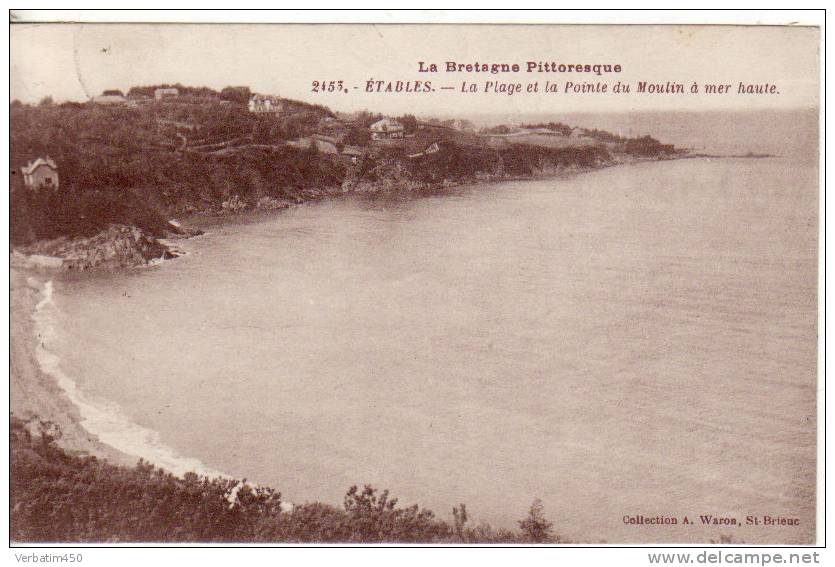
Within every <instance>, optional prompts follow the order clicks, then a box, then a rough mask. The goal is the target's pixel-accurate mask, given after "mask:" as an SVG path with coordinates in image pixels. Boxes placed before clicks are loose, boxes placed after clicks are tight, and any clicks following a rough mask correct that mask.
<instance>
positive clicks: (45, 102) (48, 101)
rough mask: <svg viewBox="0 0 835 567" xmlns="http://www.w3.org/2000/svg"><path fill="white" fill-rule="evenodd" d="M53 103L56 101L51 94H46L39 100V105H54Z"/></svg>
mask: <svg viewBox="0 0 835 567" xmlns="http://www.w3.org/2000/svg"><path fill="white" fill-rule="evenodd" d="M53 104H55V103H54V101H53V100H52V97H51V96H45V97H43V98H42V99H41V100H40V101H39V102H38V106H52V105H53Z"/></svg>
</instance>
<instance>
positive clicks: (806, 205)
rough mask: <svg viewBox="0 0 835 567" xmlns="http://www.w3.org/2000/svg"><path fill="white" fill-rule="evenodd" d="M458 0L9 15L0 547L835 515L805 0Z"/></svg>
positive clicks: (610, 533) (648, 539) (796, 523)
mask: <svg viewBox="0 0 835 567" xmlns="http://www.w3.org/2000/svg"><path fill="white" fill-rule="evenodd" d="M442 15H443V14H440V15H438V18H437V21H434V22H423V23H420V22H411V23H408V22H407V23H403V22H400V23H398V22H397V21H396V20H397V17H396V15H395V16H394V21H378V22H371V21H368V22H365V23H363V22H352V23H339V22H337V21H335V20H334V21H330V22H327V21H325V22H318V23H311V22H308V23H303V22H289V21H288V22H285V23H276V22H257V21H248V19H247V16H246V15H244V16H241V17H239V18H238V19H237V20H235V19H234V18H233V19H228V20H226V21H224V18H223V17H222V16H223V15H222V14H221V15H219V16H217V17H216V18H215V20H216V21H211V22H209V21H205V18H204V19H202V20H201V18H200V15H199V14H195V15H194V18H193V19H192V21H189V18H185V19H183V18H179V19H178V21H168V20H166V19H165V18H163V20H165V21H153V18H151V17H150V16H148V17H146V15H145V14H142V13H139V15H138V16H135V17H134V18H133V21H126V20H123V21H119V14H118V13H117V14H116V15H115V17H114V16H113V15H110V16H108V17H109V18H110V19H111V20H112V21H101V20H102V18H100V17H97V16H96V15H95V14H93V15H92V16H90V14H84V13H79V14H78V15H77V17H68V18H60V19H56V18H50V17H47V15H44V14H39V13H38V11H27V10H21V11H16V10H12V11H10V24H9V34H10V56H9V65H10V69H9V71H10V72H9V81H10V85H9V87H10V89H9V90H10V105H9V130H10V132H9V154H10V164H9V172H10V176H9V183H10V186H9V191H8V207H9V208H8V211H9V232H8V235H9V236H8V238H9V253H10V256H9V262H10V266H9V277H10V281H9V287H10V290H9V318H10V323H9V324H10V345H9V346H10V353H9V354H10V356H9V364H10V367H9V372H10V375H9V388H10V389H9V417H10V422H9V459H10V462H9V485H8V488H9V510H10V511H9V514H10V515H9V535H8V537H9V543H10V545H11V546H12V547H15V546H31V545H41V544H65V545H67V544H106V545H111V544H136V545H151V544H176V545H186V544H188V545H202V544H228V545H278V544H295V545H308V544H309V545H316V544H342V545H369V544H390V545H402V544H423V545H443V546H484V545H502V546H507V545H524V546H533V545H552V546H564V545H575V546H576V545H580V546H609V545H702V546H715V545H723V546H737V545H741V546H751V545H754V546H758V545H768V546H814V545H820V544H822V543H823V540H824V538H823V531H822V530H823V528H824V526H823V525H822V516H820V515H819V514H820V513H821V506H822V502H823V500H822V498H823V494H822V490H823V484H822V479H820V483H819V472H820V470H822V467H823V465H824V463H823V462H822V457H820V456H819V455H822V454H823V453H822V448H821V452H819V442H820V443H822V442H823V436H822V435H821V434H819V432H822V431H823V429H822V426H821V427H820V428H819V425H821V423H820V422H821V421H822V420H823V419H824V415H823V414H822V408H823V406H822V402H823V400H822V399H819V397H820V396H823V368H821V367H820V365H821V364H822V362H821V361H822V360H823V359H822V357H821V351H820V347H819V335H822V334H823V333H824V329H823V328H822V327H821V325H822V318H819V313H820V308H821V301H822V299H820V300H819V297H820V298H822V297H823V295H822V293H823V290H819V281H822V279H821V278H820V276H821V274H820V273H819V266H822V265H823V264H822V262H821V258H820V256H819V250H821V249H822V246H823V243H822V242H821V240H820V236H819V235H820V234H822V232H821V231H822V223H823V221H822V218H823V217H822V215H823V210H822V209H821V207H820V203H821V195H822V191H823V188H822V186H821V182H820V179H821V173H822V172H821V167H822V164H821V151H820V148H821V142H820V139H821V138H820V134H821V129H820V124H821V104H822V102H823V101H822V100H821V92H822V91H821V87H822V85H821V81H820V77H821V55H822V30H821V27H820V26H817V25H807V24H792V25H730V24H722V25H719V24H710V23H704V24H695V23H694V24H674V23H667V24H664V23H656V24H648V25H632V24H614V23H608V24H603V23H585V24H567V23H560V24H553V23H551V24H548V23H506V22H504V21H502V20H501V19H500V18H498V17H497V18H496V19H494V20H493V21H492V22H485V21H484V20H483V18H482V19H481V20H479V21H478V22H471V23H461V22H460V21H459V22H455V23H447V22H444V21H441V20H442V19H443V18H442V17H441V16H442ZM323 17H324V18H325V19H327V15H325V16H323ZM276 18H277V19H281V14H278V15H276ZM253 19H254V18H253ZM88 20H89V21H88ZM198 20H200V21H198ZM786 24H789V22H786ZM819 292H820V295H819ZM819 321H821V323H819ZM693 557H694V558H695V553H694V554H693ZM20 560H21V559H18V561H20ZM786 562H788V561H786Z"/></svg>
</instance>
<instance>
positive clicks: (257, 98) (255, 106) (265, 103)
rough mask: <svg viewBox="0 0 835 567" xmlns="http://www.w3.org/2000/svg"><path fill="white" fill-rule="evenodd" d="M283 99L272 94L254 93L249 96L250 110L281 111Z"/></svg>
mask: <svg viewBox="0 0 835 567" xmlns="http://www.w3.org/2000/svg"><path fill="white" fill-rule="evenodd" d="M283 106H284V105H282V104H281V100H279V98H278V97H276V96H272V95H262V94H254V95H252V96H251V97H250V98H249V111H250V112H281V111H282V109H283Z"/></svg>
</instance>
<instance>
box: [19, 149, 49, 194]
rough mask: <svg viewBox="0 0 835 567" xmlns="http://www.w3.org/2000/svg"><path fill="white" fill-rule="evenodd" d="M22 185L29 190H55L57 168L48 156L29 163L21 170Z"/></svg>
mask: <svg viewBox="0 0 835 567" xmlns="http://www.w3.org/2000/svg"><path fill="white" fill-rule="evenodd" d="M20 170H21V172H23V184H24V185H25V186H26V187H27V188H29V189H34V190H38V189H57V188H58V166H57V165H55V162H54V161H53V160H52V158H50V157H49V156H46V158H38V159H36V160H35V161H30V162H29V163H27V164H26V165H25V166H23V167H22V168H21V169H20Z"/></svg>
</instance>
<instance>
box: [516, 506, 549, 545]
mask: <svg viewBox="0 0 835 567" xmlns="http://www.w3.org/2000/svg"><path fill="white" fill-rule="evenodd" d="M543 509H544V508H543V506H542V500H540V499H539V498H537V499H536V500H534V501H533V503H532V504H531V507H530V510H528V517H527V518H525V519H524V520H520V521H519V529H520V530H522V535H523V536H524V537H525V538H526V539H527V540H528V541H530V542H533V543H545V542H549V541H553V540H554V539H556V538H555V537H554V533H553V530H552V528H553V526H554V525H553V524H552V523H551V522H549V521H548V520H546V519H545V514H544V513H543Z"/></svg>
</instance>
